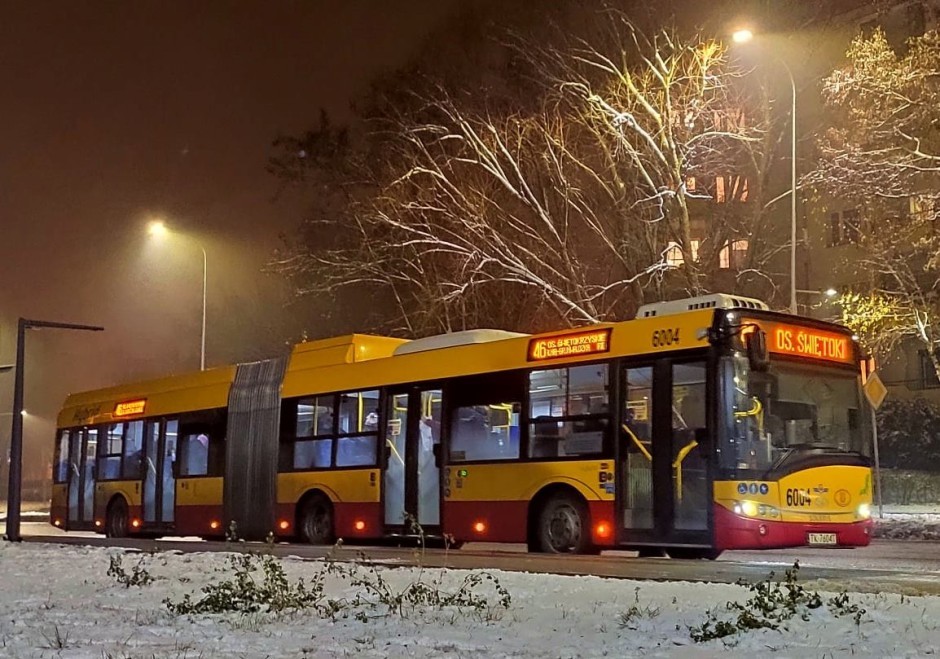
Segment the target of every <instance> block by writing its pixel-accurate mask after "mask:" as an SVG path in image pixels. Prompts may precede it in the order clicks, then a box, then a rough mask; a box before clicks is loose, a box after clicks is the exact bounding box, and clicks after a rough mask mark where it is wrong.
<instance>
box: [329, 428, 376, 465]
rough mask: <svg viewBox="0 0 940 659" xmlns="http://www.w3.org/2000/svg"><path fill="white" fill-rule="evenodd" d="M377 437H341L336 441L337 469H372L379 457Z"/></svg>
mask: <svg viewBox="0 0 940 659" xmlns="http://www.w3.org/2000/svg"><path fill="white" fill-rule="evenodd" d="M377 444H378V439H377V435H374V434H372V435H360V436H359V437H339V438H337V440H336V466H337V467H371V466H374V465H375V463H376V460H377V457H378V454H377V452H376V446H377Z"/></svg>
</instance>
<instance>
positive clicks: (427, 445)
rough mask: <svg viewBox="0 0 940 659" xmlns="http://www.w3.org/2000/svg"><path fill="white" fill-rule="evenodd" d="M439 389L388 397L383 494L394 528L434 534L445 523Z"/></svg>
mask: <svg viewBox="0 0 940 659" xmlns="http://www.w3.org/2000/svg"><path fill="white" fill-rule="evenodd" d="M441 399H442V396H441V390H440V389H418V388H413V389H410V390H407V391H393V392H391V393H390V394H389V396H388V399H387V410H386V417H385V418H386V419H387V426H386V436H385V474H384V478H383V498H384V502H385V503H384V506H385V525H386V527H387V528H388V529H389V530H390V531H392V532H395V531H400V532H403V533H409V534H410V533H416V532H419V529H418V528H417V527H416V525H418V526H420V531H421V532H424V533H433V532H436V531H437V530H438V528H439V527H440V523H441V475H440V468H439V465H438V455H439V450H438V448H436V447H439V446H440V441H441V436H440V429H441V410H442V406H441Z"/></svg>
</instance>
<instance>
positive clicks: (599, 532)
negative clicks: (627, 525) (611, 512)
mask: <svg viewBox="0 0 940 659" xmlns="http://www.w3.org/2000/svg"><path fill="white" fill-rule="evenodd" d="M594 536H595V537H597V538H600V539H601V540H607V539H609V538H610V524H608V523H607V522H598V523H597V524H595V525H594Z"/></svg>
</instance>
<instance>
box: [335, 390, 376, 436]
mask: <svg viewBox="0 0 940 659" xmlns="http://www.w3.org/2000/svg"><path fill="white" fill-rule="evenodd" d="M378 410H379V392H378V391H360V392H355V393H349V394H341V395H340V397H339V434H341V435H349V434H354V433H359V432H366V431H367V430H372V431H376V430H378V424H379V420H378ZM366 423H369V425H370V426H371V428H369V429H367V428H366V427H365V426H366Z"/></svg>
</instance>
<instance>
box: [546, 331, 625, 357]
mask: <svg viewBox="0 0 940 659" xmlns="http://www.w3.org/2000/svg"><path fill="white" fill-rule="evenodd" d="M610 332H611V328H609V327H606V328H604V329H592V330H586V331H584V332H567V333H565V334H555V335H552V336H540V337H538V338H535V339H532V340H530V341H529V361H530V362H534V361H541V360H543V359H557V358H559V357H582V356H584V355H591V354H594V353H603V352H610Z"/></svg>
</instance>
